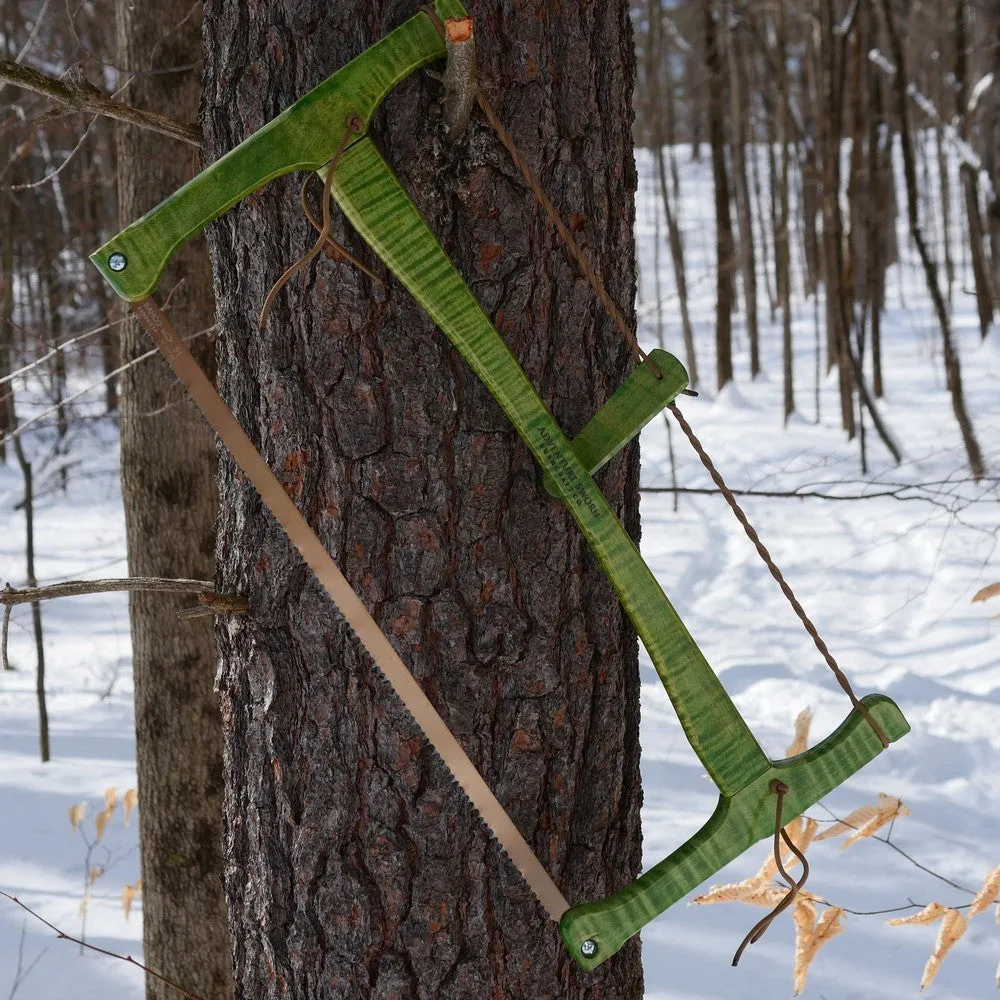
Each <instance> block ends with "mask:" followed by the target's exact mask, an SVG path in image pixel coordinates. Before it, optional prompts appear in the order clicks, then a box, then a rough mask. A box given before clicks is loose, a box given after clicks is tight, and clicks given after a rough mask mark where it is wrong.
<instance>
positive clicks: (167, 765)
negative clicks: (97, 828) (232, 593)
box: [117, 0, 232, 1000]
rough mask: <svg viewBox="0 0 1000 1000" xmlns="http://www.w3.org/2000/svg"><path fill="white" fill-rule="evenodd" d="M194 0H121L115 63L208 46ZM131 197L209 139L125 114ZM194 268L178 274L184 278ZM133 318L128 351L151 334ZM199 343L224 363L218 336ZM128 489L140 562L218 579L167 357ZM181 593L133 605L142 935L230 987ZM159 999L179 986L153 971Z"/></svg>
mask: <svg viewBox="0 0 1000 1000" xmlns="http://www.w3.org/2000/svg"><path fill="white" fill-rule="evenodd" d="M189 11H190V4H189V3H187V2H186V0H161V2H159V3H157V4H155V5H149V4H143V3H138V4H135V3H131V2H130V0H119V3H118V6H117V14H118V25H117V32H118V46H119V49H118V52H119V55H118V63H119V65H121V66H126V67H129V68H133V67H134V68H136V69H146V68H147V67H149V65H150V62H151V60H155V65H156V66H157V67H164V68H173V67H178V66H184V65H188V64H190V63H193V62H197V61H198V59H199V58H200V55H201V37H200V33H199V25H198V19H197V18H191V19H190V20H185V18H186V17H187V16H188V14H189ZM199 93H200V89H199V86H198V78H197V74H196V73H192V72H190V71H185V72H170V73H154V74H140V75H138V76H137V77H136V78H135V79H134V80H133V82H132V84H131V86H130V87H129V90H128V91H127V93H126V94H125V95H124V97H125V99H126V100H129V101H131V102H133V103H135V104H137V105H138V106H139V107H143V108H149V109H151V110H156V111H160V112H163V113H167V114H170V115H172V116H174V117H177V118H180V119H192V118H194V117H195V115H196V114H197V108H198V100H199ZM117 145H118V180H119V211H120V215H121V218H122V219H123V220H132V219H136V218H138V217H139V216H140V215H142V214H143V213H144V212H145V211H146V210H147V209H149V208H150V207H151V206H153V205H155V204H156V202H157V201H158V200H159V199H161V198H163V197H165V196H166V195H167V194H169V193H170V192H171V191H173V190H175V189H176V188H177V187H179V186H180V185H181V184H182V183H184V182H185V181H186V180H188V179H190V177H191V176H192V175H193V174H194V173H195V172H196V171H197V170H198V168H199V163H198V159H197V154H194V153H191V152H189V151H188V147H178V145H177V143H176V142H173V141H171V140H169V139H165V138H163V137H161V136H159V135H155V134H153V133H150V132H140V131H138V130H136V129H132V128H125V127H119V129H118V137H117ZM178 281H183V284H182V285H181V286H180V287H176V288H175V287H174V286H175V283H176V282H178ZM162 287H163V288H164V289H167V288H174V291H173V293H172V295H171V299H170V313H171V316H172V318H173V319H174V321H175V322H176V324H177V325H178V326H179V327H180V328H181V329H182V330H184V331H185V332H188V331H191V332H194V331H196V330H201V329H204V328H206V327H208V326H210V325H211V323H212V321H213V313H214V310H213V304H212V284H211V271H210V268H209V265H208V258H207V255H206V254H205V251H204V249H203V248H195V247H189V248H186V249H185V250H184V251H183V252H182V253H181V254H179V255H178V256H177V257H176V258H175V264H174V265H173V267H172V269H171V270H170V271H169V272H168V275H167V277H166V278H165V279H164V283H163V285H162ZM149 346H150V345H149V341H148V339H147V338H146V337H145V336H144V335H143V334H142V332H141V331H140V330H139V328H138V326H137V325H136V323H135V321H134V320H132V319H130V320H128V321H127V322H125V323H124V324H123V328H122V342H121V355H122V361H128V360H130V359H132V358H134V357H136V356H137V355H138V354H140V353H143V352H145V351H147V350H149ZM191 346H192V348H193V349H194V350H195V351H196V353H197V354H198V356H199V360H201V362H202V363H203V364H209V365H211V360H212V345H211V342H210V341H209V340H207V339H205V338H203V339H201V340H199V341H194V342H193V343H192V345H191ZM120 388H121V401H120V402H121V463H122V493H123V496H124V501H125V520H126V528H127V538H128V556H129V571H130V572H131V573H132V575H134V576H162V577H187V578H194V579H202V580H203V579H211V575H212V572H213V547H214V542H215V538H214V535H215V517H216V513H217V510H218V494H217V490H216V485H215V471H216V468H217V455H216V448H215V442H214V439H213V435H212V434H211V432H210V431H209V429H208V427H207V425H206V424H205V422H204V420H203V419H202V417H201V415H200V414H199V413H198V412H197V410H196V409H195V408H194V406H193V405H192V404H191V403H190V402H189V401H188V399H187V396H186V395H185V393H184V391H183V389H182V388H180V387H179V386H178V384H177V382H176V380H175V379H174V378H173V376H172V375H171V374H170V372H169V369H168V368H167V367H166V365H164V364H162V363H161V362H159V361H154V362H144V363H143V364H140V365H136V366H134V367H132V368H130V369H129V370H128V371H127V372H126V373H125V374H124V375H123V376H122V381H121V386H120ZM185 603H189V602H186V601H185V599H184V598H183V597H174V596H172V595H168V594H149V593H133V594H131V595H130V599H129V607H130V617H131V625H132V651H133V673H134V677H135V720H136V755H137V760H138V769H139V785H138V788H139V802H140V809H139V823H140V826H139V834H140V847H141V860H142V880H143V882H142V897H143V950H144V953H145V960H146V964H147V965H149V966H150V968H152V969H155V970H156V971H157V972H159V973H161V974H163V975H165V976H167V977H168V978H170V979H172V980H173V981H174V982H177V983H180V984H182V985H183V986H184V987H185V988H186V989H188V990H190V991H192V992H194V993H197V994H199V995H201V996H203V997H206V998H212V1000H215V998H220V1000H225V998H226V997H227V996H230V995H231V993H232V981H231V971H230V970H231V959H230V954H229V936H228V930H227V914H226V908H225V896H224V893H223V891H222V869H223V865H222V747H221V729H222V727H221V723H220V721H219V713H218V703H217V699H216V696H215V694H214V692H213V690H212V688H213V679H214V672H215V671H214V668H215V649H214V643H213V640H212V626H211V624H210V620H209V619H205V618H199V619H195V620H194V621H185V622H183V623H179V622H178V621H177V612H178V611H179V610H180V609H181V608H182V607H183V606H184V605H185ZM146 996H147V1000H174V997H175V996H176V993H175V992H174V991H172V990H170V989H169V988H168V987H166V986H165V985H164V984H163V983H161V982H159V981H158V980H156V979H153V978H151V977H150V978H148V979H147V983H146Z"/></svg>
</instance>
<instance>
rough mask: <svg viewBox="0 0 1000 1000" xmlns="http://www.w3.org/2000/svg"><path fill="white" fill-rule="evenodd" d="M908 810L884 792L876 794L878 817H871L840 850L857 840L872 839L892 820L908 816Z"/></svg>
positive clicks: (892, 796)
mask: <svg viewBox="0 0 1000 1000" xmlns="http://www.w3.org/2000/svg"><path fill="white" fill-rule="evenodd" d="M909 815H910V810H909V809H907V807H906V806H904V805H903V803H902V802H900V801H899V799H897V798H896V797H895V796H894V795H886V794H885V793H884V792H879V794H878V815H877V816H874V817H872V819H870V820H869V821H868V822H867V823H865V825H864V826H863V827H861V829H860V830H855V831H854V833H852V834H851V835H850V836H849V837H848V838H847V839H846V840H845V841H844V842H843V844H841V845H840V846H841V850H843V849H845V848H848V847H850V846H851V845H853V844H856V843H857V842H858V841H859V840H864V839H865V838H866V837H872V836H874V835H875V834H876V833H878V832H879V830H881V829H882V828H883V827H885V826H888V825H889V824H890V823H891V822H892V821H893V820H894V819H897V818H898V817H900V816H909Z"/></svg>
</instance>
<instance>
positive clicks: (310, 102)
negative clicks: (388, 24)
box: [90, 0, 466, 302]
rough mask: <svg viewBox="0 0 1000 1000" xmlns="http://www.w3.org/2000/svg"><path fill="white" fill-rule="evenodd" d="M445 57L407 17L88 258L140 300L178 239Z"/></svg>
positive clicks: (328, 150) (448, 7)
mask: <svg viewBox="0 0 1000 1000" xmlns="http://www.w3.org/2000/svg"><path fill="white" fill-rule="evenodd" d="M434 7H435V9H436V10H437V13H438V16H439V17H440V18H441V19H442V20H444V19H446V18H449V17H463V16H465V13H466V11H465V8H464V7H463V6H462V4H461V3H459V2H458V0H437V2H436V3H435V4H434ZM444 56H445V48H444V42H443V41H441V38H440V37H439V36H438V33H437V31H436V30H435V28H434V25H433V24H432V23H431V20H430V18H429V17H427V15H426V14H416V15H414V16H413V17H411V18H410V19H409V20H408V21H406V22H404V23H403V24H401V25H400V26H399V27H398V28H397V29H396V30H395V31H393V32H391V33H390V34H388V35H386V36H385V38H383V39H382V40H381V41H379V42H377V43H376V44H375V45H373V46H372V47H371V48H369V49H367V50H365V51H364V52H363V53H362V54H361V55H359V56H358V57H357V58H356V59H352V60H351V61H350V62H349V63H348V64H347V65H346V66H344V67H343V68H342V69H339V70H337V72H336V73H334V74H333V75H332V76H330V77H328V78H327V79H326V80H324V81H323V83H321V84H319V85H318V86H317V87H314V88H313V89H312V90H310V91H309V93H308V94H306V95H305V96H303V97H300V98H299V100H297V101H296V102H295V103H294V104H292V105H291V106H290V107H288V108H286V109H285V110H284V111H283V112H282V113H281V114H280V115H278V117H277V118H274V119H273V120H271V121H269V122H268V123H267V124H266V125H265V126H264V127H263V128H261V129H259V130H258V131H257V132H255V133H254V134H253V135H251V136H249V137H248V138H247V139H245V140H244V141H243V142H241V143H240V144H239V145H238V146H237V147H236V148H235V149H232V150H230V151H229V152H228V153H226V155H225V156H223V157H221V158H220V159H218V160H216V162H215V163H213V164H212V165H211V166H210V167H208V168H207V169H205V170H203V171H202V172H201V173H200V174H198V176H197V177H195V178H193V179H192V180H190V181H189V182H188V183H187V184H185V185H184V186H183V187H182V188H180V189H179V190H177V191H176V192H174V194H172V195H170V197H169V198H167V199H165V200H164V201H162V202H160V204H159V205H157V206H156V207H155V208H153V209H151V210H150V211H149V212H147V213H146V214H145V215H144V216H143V217H142V218H141V219H139V220H138V221H137V222H134V223H132V225H130V226H129V227H128V228H127V229H124V230H122V232H120V233H119V234H118V235H117V236H115V237H114V238H113V239H111V240H109V241H108V242H107V243H105V244H104V246H102V247H101V248H100V249H99V250H97V251H96V252H95V253H93V254H92V255H91V257H90V259H91V260H92V261H93V263H94V264H95V266H96V267H97V268H98V270H99V271H100V272H101V274H103V275H104V277H105V279H106V280H107V281H108V283H109V284H110V285H111V286H112V288H114V290H115V291H116V292H117V293H118V294H119V295H120V296H121V297H122V298H124V299H129V300H130V301H132V302H134V301H136V300H137V299H141V298H145V297H146V296H147V295H149V294H150V293H151V292H152V291H153V289H154V288H155V287H156V284H157V282H158V281H159V280H160V276H161V275H162V274H163V269H164V268H165V267H166V266H167V261H168V260H170V258H171V257H172V256H173V254H174V253H175V252H176V251H177V248H178V247H180V246H181V245H182V244H183V243H184V242H185V241H187V240H188V239H190V238H191V237H192V236H194V235H195V234H196V233H199V232H201V230H202V229H204V228H205V227H206V226H207V225H208V224H209V223H210V222H212V221H213V220H214V219H217V218H218V217H219V216H220V215H222V214H223V212H226V211H228V210H229V209H230V208H232V207H233V205H235V204H236V203H237V202H238V201H241V200H242V199H243V198H245V197H246V196H247V195H248V194H251V193H252V192H253V191H256V190H257V188H259V187H261V186H262V185H263V184H266V183H267V181H269V180H272V179H273V178H275V177H280V176H281V175H282V174H287V173H290V172H291V171H293V170H314V169H316V168H318V167H321V166H322V165H323V164H324V163H328V162H329V160H330V159H331V158H332V156H333V154H334V152H335V151H336V149H337V147H338V146H339V145H340V142H341V140H342V139H343V137H344V133H345V132H346V130H347V118H348V116H349V115H351V114H356V115H358V116H359V117H360V118H361V120H362V121H363V122H364V126H365V128H366V129H367V127H368V122H369V120H370V119H371V116H372V114H373V113H374V111H375V109H376V108H377V107H378V106H379V104H380V103H381V102H382V99H383V98H384V97H385V96H386V94H388V93H389V91H390V90H392V88H393V87H395V86H396V84H397V83H399V82H400V81H401V80H404V79H406V77H408V76H409V75H410V74H411V73H413V72H414V71H415V70H417V69H419V68H420V67H421V66H425V65H426V64H427V63H430V62H434V61H435V60H437V59H443V58H444ZM112 254H121V255H122V256H123V257H124V259H125V262H126V266H125V268H124V270H119V271H115V270H112V268H111V266H110V263H109V261H110V260H111V257H112Z"/></svg>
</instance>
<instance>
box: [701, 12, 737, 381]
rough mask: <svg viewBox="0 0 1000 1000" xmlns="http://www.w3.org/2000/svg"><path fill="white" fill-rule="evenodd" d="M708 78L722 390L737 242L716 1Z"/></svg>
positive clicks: (729, 357)
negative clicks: (729, 169) (735, 238)
mask: <svg viewBox="0 0 1000 1000" xmlns="http://www.w3.org/2000/svg"><path fill="white" fill-rule="evenodd" d="M701 10H702V22H703V25H704V35H705V76H706V79H707V81H708V135H709V140H710V142H711V144H712V177H713V179H714V181H715V231H716V237H715V258H716V278H715V296H716V305H715V308H716V320H715V383H716V388H717V389H722V387H723V386H725V385H726V384H727V383H729V382H731V381H732V380H733V269H734V267H735V265H736V243H735V241H734V239H733V223H732V220H731V218H730V216H729V172H728V170H727V168H726V127H725V110H724V108H725V105H724V104H723V101H724V94H725V81H724V79H723V74H722V55H721V53H720V51H719V45H720V40H719V32H718V26H717V24H716V12H715V9H714V4H713V0H701Z"/></svg>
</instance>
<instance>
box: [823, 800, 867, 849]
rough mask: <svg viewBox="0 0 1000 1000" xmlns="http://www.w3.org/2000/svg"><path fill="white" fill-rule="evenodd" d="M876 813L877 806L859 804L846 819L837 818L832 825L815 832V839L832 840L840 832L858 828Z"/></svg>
mask: <svg viewBox="0 0 1000 1000" xmlns="http://www.w3.org/2000/svg"><path fill="white" fill-rule="evenodd" d="M877 815H878V806H861V807H860V808H859V809H855V810H854V812H852V813H851V814H850V815H849V816H848V817H847V819H839V820H837V822H836V823H834V824H833V825H832V826H828V827H827V828H826V829H825V830H824V831H823V832H822V833H820V834H817V836H816V840H817V841H820V840H832V839H833V838H834V837H839V836H840V835H841V834H842V833H849V832H851V831H853V830H858V829H860V828H861V827H862V826H864V825H865V823H867V822H868V821H869V820H871V819H872V818H873V817H875V816H877Z"/></svg>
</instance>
